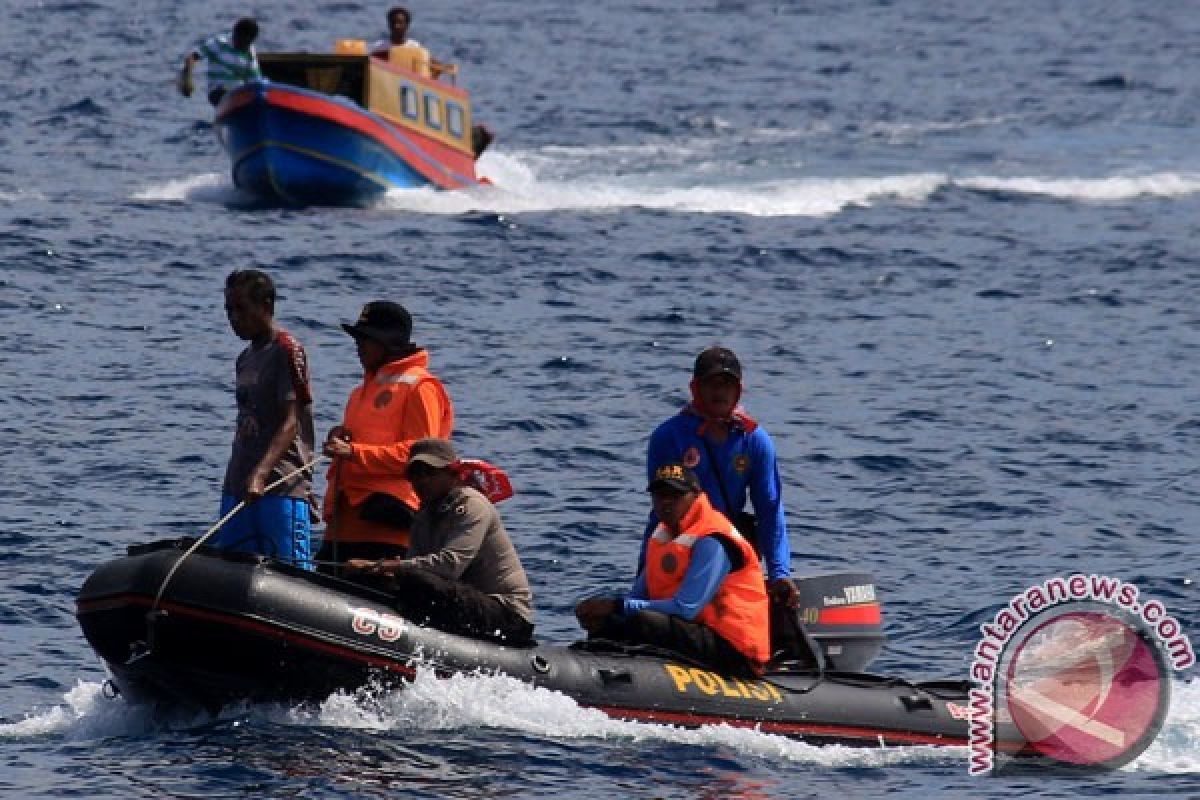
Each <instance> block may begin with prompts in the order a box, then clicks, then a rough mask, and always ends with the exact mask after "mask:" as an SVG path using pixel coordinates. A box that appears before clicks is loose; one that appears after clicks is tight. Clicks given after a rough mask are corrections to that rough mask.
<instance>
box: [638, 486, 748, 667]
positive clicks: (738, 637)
mask: <svg viewBox="0 0 1200 800" xmlns="http://www.w3.org/2000/svg"><path fill="white" fill-rule="evenodd" d="M680 527H681V529H682V532H681V533H680V535H678V536H674V537H672V536H671V533H670V532H669V531H668V530H667V529H666V528H665V527H664V526H663V525H662V524H661V523H660V524H659V526H658V528H656V529H655V531H654V533H653V535H651V537H650V540H649V541H648V542H647V543H646V592H647V594H648V595H649V596H650V599H651V600H666V599H669V598H671V597H674V596H675V593H676V592H677V591H679V587H680V586H681V585H682V584H683V577H684V575H686V574H687V570H688V564H689V563H690V562H691V560H692V547H693V546H694V545H695V544H696V542H698V541H700V540H701V539H703V538H704V537H705V536H714V535H715V536H721V537H722V538H724V539H725V540H726V541H729V542H732V543H733V544H735V545H736V546H737V548H738V551H739V552H740V553H741V554H742V565H741V566H740V567H738V568H736V569H734V570H733V571H732V572H730V573H729V574H728V575H726V576H725V580H723V581H722V582H721V586H720V588H718V589H717V593H716V594H715V595H714V596H713V599H712V601H711V602H710V603H709V604H708V605H706V606H705V607H704V608H702V609H701V610H700V613H699V614H698V615H696V621H697V622H700V623H703V624H704V625H707V626H708V627H710V628H712V629H713V630H714V631H716V632H717V633H718V634H720V635H721V637H722V638H723V639H725V641H727V642H729V643H730V644H731V645H733V646H734V647H735V648H737V650H738V652H740V653H742V655H744V656H746V658H747V659H749V660H750V661H751V662H752V663H753V664H754V665H756V666H758V667H761V666H763V665H764V664H766V663H767V662H768V661H769V660H770V659H771V631H770V621H769V620H770V616H769V606H768V601H767V588H766V584H765V583H763V576H762V569H761V568H760V567H759V565H758V556H757V555H755V553H754V548H753V547H751V546H750V543H749V542H747V541H746V540H745V538H743V537H742V535H741V534H740V533H738V532H737V529H736V528H734V527H733V524H732V523H730V521H729V520H728V519H727V518H726V517H725V515H724V514H722V513H721V512H720V511H717V510H716V509H715V508H713V507H712V504H711V503H709V501H708V497H707V496H706V495H705V494H704V493H703V492H701V493H700V494H699V495H697V497H696V500H695V501H694V502H693V503H692V507H691V508H690V509H688V512H687V514H686V515H684V518H683V520H682V523H681V526H680Z"/></svg>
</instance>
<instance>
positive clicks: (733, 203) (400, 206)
mask: <svg viewBox="0 0 1200 800" xmlns="http://www.w3.org/2000/svg"><path fill="white" fill-rule="evenodd" d="M658 155H659V154H658V153H656V152H655V151H654V150H639V149H637V148H626V147H616V148H609V149H608V151H607V152H601V151H600V149H599V148H579V149H578V150H577V151H572V150H571V149H570V148H561V147H558V148H549V149H545V150H541V151H537V152H525V153H520V152H518V153H512V154H508V153H503V152H499V153H488V154H486V155H485V156H484V157H483V158H482V159H480V164H479V171H480V174H483V175H487V176H488V177H489V179H490V180H491V181H492V182H493V183H494V186H487V187H480V188H476V189H471V190H468V191H461V192H437V191H434V190H431V189H417V190H396V191H392V192H389V193H388V194H387V195H386V196H385V197H384V198H383V199H382V200H381V201H379V203H378V204H377V208H380V209H385V210H394V211H405V212H416V213H426V214H463V213H469V212H491V213H498V214H519V213H535V212H552V211H596V212H613V211H621V210H625V209H633V208H642V209H650V210H655V211H669V212H678V213H693V214H745V215H747V216H755V217H783V216H793V217H824V216H829V215H832V214H837V213H839V212H842V211H846V210H848V209H852V208H867V207H871V206H874V205H879V204H883V203H890V204H900V205H923V204H925V203H927V202H928V201H929V200H930V198H931V197H932V196H933V195H934V194H935V193H936V192H939V191H942V190H946V189H954V188H957V189H961V190H964V191H968V192H979V193H985V194H996V193H1005V194H1015V195H1028V196H1031V197H1049V198H1055V199H1061V200H1068V201H1074V202H1080V203H1120V202H1127V201H1134V200H1137V199H1140V198H1146V197H1160V198H1177V197H1186V196H1189V195H1194V194H1197V193H1200V174H1197V173H1174V172H1161V173H1154V174H1148V175H1112V176H1107V177H1099V178H1075V177H1048V176H988V175H963V176H956V175H951V174H947V173H943V172H914V173H907V174H897V175H881V176H840V177H839V176H825V177H816V176H814V177H804V176H802V175H796V176H795V177H791V178H782V179H781V178H771V179H757V178H754V177H752V176H749V175H744V174H738V173H739V172H740V170H738V169H736V168H735V167H733V166H732V165H725V167H724V168H722V166H721V165H720V164H719V163H713V162H709V163H691V164H688V165H683V164H670V163H668V164H665V165H664V164H662V163H661V162H655V159H657V157H658ZM635 156H637V157H640V158H642V159H644V160H645V163H643V164H641V165H640V167H639V166H638V165H636V164H630V163H629V162H631V161H636V158H635ZM652 163H657V166H656V167H652V166H651V164H652ZM664 167H665V168H666V169H664ZM789 171H791V172H793V173H800V172H802V169H801V168H800V167H799V166H796V167H794V168H792V169H791V170H789Z"/></svg>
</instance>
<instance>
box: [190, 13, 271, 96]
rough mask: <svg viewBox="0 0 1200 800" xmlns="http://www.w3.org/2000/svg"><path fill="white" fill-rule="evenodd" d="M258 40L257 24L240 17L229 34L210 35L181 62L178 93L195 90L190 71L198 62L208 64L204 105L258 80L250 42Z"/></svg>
mask: <svg viewBox="0 0 1200 800" xmlns="http://www.w3.org/2000/svg"><path fill="white" fill-rule="evenodd" d="M257 38H258V22H256V21H255V20H254V19H253V18H251V17H242V18H241V19H239V20H238V21H237V22H236V23H235V24H234V26H233V31H232V32H231V33H229V34H217V35H215V36H210V37H208V38H207V39H205V40H204V41H203V42H201V43H200V44H198V45H197V46H196V48H195V49H194V50H193V51H192V52H190V53H188V55H187V58H185V59H184V60H183V69H181V70H180V72H179V83H178V85H179V93H180V94H182V95H183V96H184V97H191V96H192V92H193V91H194V90H195V83H194V82H193V79H192V68H193V67H194V66H195V64H196V62H197V61H199V60H200V59H204V61H205V63H206V64H207V65H208V69H207V72H206V73H205V77H206V79H207V81H208V102H210V103H212V104H213V105H214V106H215V105H217V104H218V103H220V102H221V98H222V97H224V96H225V93H226V92H228V91H229V90H230V89H233V88H236V87H238V86H241V85H242V84H243V83H245V82H246V81H249V80H254V79H255V78H261V77H262V70H261V69H259V66H258V56H257V55H256V54H255V52H254V40H255V39H257Z"/></svg>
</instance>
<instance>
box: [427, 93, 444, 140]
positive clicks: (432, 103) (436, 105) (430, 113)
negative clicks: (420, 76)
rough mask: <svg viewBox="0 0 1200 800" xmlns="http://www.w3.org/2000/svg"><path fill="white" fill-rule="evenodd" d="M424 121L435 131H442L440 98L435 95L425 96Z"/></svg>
mask: <svg viewBox="0 0 1200 800" xmlns="http://www.w3.org/2000/svg"><path fill="white" fill-rule="evenodd" d="M425 121H426V122H427V123H429V127H431V128H434V129H435V130H439V131H440V130H441V129H442V98H440V97H438V96H437V95H436V94H429V93H428V92H427V93H426V94H425Z"/></svg>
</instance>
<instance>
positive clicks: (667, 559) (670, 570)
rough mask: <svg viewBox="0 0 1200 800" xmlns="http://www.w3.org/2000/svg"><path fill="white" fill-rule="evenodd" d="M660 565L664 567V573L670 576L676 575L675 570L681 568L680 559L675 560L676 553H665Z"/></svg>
mask: <svg viewBox="0 0 1200 800" xmlns="http://www.w3.org/2000/svg"><path fill="white" fill-rule="evenodd" d="M658 563H659V566H660V567H662V571H663V572H665V573H666V574H668V575H674V574H675V570H676V569H678V568H679V559H677V558H675V554H674V553H664V554H663V557H662V560H661V561H659V562H658Z"/></svg>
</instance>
